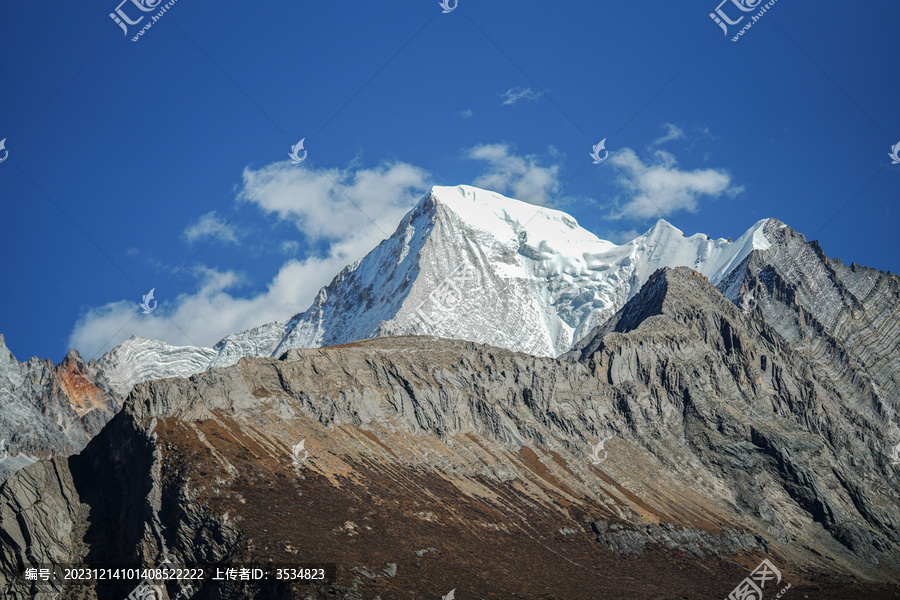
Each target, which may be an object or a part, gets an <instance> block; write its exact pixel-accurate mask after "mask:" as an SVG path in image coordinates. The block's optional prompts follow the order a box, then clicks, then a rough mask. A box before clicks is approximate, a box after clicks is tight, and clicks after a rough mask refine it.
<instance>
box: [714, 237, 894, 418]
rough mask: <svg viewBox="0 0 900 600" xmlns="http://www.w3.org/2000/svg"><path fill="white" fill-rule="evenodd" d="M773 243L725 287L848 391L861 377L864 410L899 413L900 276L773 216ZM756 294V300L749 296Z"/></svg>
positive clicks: (752, 257)
mask: <svg viewBox="0 0 900 600" xmlns="http://www.w3.org/2000/svg"><path fill="white" fill-rule="evenodd" d="M765 235H766V238H767V239H770V240H772V245H771V246H770V247H769V248H767V249H765V250H755V251H753V252H752V253H751V254H750V255H748V256H747V258H746V259H745V260H744V262H743V263H742V265H741V266H740V267H739V268H737V269H735V270H734V271H733V272H732V273H731V274H730V275H729V276H728V277H726V278H725V279H724V280H723V281H722V282H721V283H720V284H719V288H720V289H721V290H722V291H723V293H724V294H725V295H726V296H727V297H729V298H730V299H733V300H734V301H735V302H738V303H740V302H741V301H742V300H744V299H746V302H748V303H749V305H750V306H751V307H753V309H754V310H756V309H758V310H760V312H761V313H762V315H763V317H764V318H765V320H766V321H767V322H768V323H769V324H770V325H772V326H773V327H774V328H775V330H776V331H778V333H779V334H781V336H782V337H784V338H785V339H786V340H787V341H789V342H790V343H791V345H792V346H793V347H794V348H795V349H797V350H798V351H800V352H801V353H802V354H804V355H805V356H806V357H807V359H808V360H809V361H810V363H811V364H813V365H818V366H819V367H820V368H821V370H822V371H823V372H824V373H826V374H827V375H828V377H829V378H830V379H832V380H833V381H834V382H835V385H836V386H838V387H839V388H843V387H844V386H845V385H847V384H848V382H853V381H855V380H858V379H863V380H867V381H870V382H871V383H872V392H873V393H872V394H870V395H868V396H867V397H863V398H860V399H859V400H860V401H861V404H860V405H859V406H857V408H858V409H861V410H864V411H869V412H871V411H874V412H875V413H880V414H881V416H883V417H885V416H886V417H888V418H896V416H895V414H896V413H895V411H896V409H897V404H896V403H897V398H898V397H900V277H898V276H897V275H895V274H893V273H885V272H883V271H878V270H876V269H870V268H867V267H860V266H857V265H855V264H854V265H850V266H847V265H845V264H844V263H842V262H841V261H840V260H837V259H829V258H828V257H827V256H825V253H824V252H823V251H822V249H821V248H820V247H819V245H818V243H816V242H807V241H806V238H805V237H804V236H803V235H802V234H800V233H797V232H795V231H793V230H792V229H791V228H790V227H788V226H786V225H784V224H783V223H781V222H779V221H776V220H772V219H770V220H769V221H768V222H767V224H766V227H765ZM750 299H752V301H750Z"/></svg>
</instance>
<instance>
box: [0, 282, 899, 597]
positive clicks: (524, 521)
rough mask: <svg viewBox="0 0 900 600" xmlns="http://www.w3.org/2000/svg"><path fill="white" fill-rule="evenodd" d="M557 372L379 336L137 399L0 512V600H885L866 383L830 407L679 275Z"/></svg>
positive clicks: (21, 488)
mask: <svg viewBox="0 0 900 600" xmlns="http://www.w3.org/2000/svg"><path fill="white" fill-rule="evenodd" d="M569 358H571V359H572V360H566V359H551V358H539V357H533V356H529V355H526V354H520V353H515V352H510V351H508V350H503V349H498V348H492V347H488V346H481V345H477V344H473V343H467V342H460V341H451V340H439V339H435V338H425V337H400V338H393V339H377V340H368V341H365V342H360V343H354V344H348V345H344V346H336V347H328V348H321V349H308V350H297V349H293V350H290V351H288V352H286V353H285V354H284V355H282V356H281V358H280V359H271V358H264V359H244V360H241V361H240V362H239V363H238V364H237V365H234V366H231V367H227V368H214V369H211V370H209V371H207V372H205V373H201V374H198V375H195V376H193V377H191V378H190V379H169V380H159V381H152V382H146V383H142V384H138V385H137V386H135V387H134V389H133V390H132V392H131V394H130V396H129V397H128V399H127V401H126V403H125V406H124V408H123V410H122V411H121V412H120V413H119V414H118V415H117V416H116V417H115V418H114V419H113V420H112V421H111V422H110V423H109V424H108V425H107V426H106V427H105V428H104V430H103V431H102V432H101V433H100V434H99V435H97V436H96V437H95V438H94V439H93V440H92V441H91V442H90V444H89V445H88V446H87V448H86V449H85V450H84V451H82V452H81V453H79V454H78V455H76V456H73V457H71V458H69V459H68V460H67V461H61V460H56V461H54V462H53V463H47V462H42V463H38V464H35V465H31V466H29V467H26V468H25V469H23V470H22V471H21V472H19V473H18V474H16V475H15V476H14V477H12V478H11V479H10V480H9V481H8V482H7V484H6V485H5V486H3V487H2V488H0V588H2V589H8V590H9V594H10V597H27V595H28V594H29V593H30V592H29V591H28V590H27V589H25V587H24V586H23V585H22V583H21V582H20V581H15V580H14V579H13V577H14V575H15V574H16V573H17V570H16V569H17V568H19V569H21V567H22V566H23V565H24V564H28V563H34V562H35V561H36V560H37V558H39V557H40V558H42V559H45V558H46V557H49V558H50V559H51V560H53V561H62V560H66V561H69V562H88V563H91V564H98V563H103V562H122V561H130V562H140V563H147V564H157V563H158V562H159V561H161V560H162V556H163V555H165V556H168V557H172V558H173V560H175V561H176V562H179V563H185V564H191V563H211V562H216V561H218V560H226V561H242V560H247V561H250V560H252V561H255V562H264V561H266V560H268V559H270V558H271V559H273V560H276V561H284V562H304V563H309V562H329V563H337V565H338V568H337V575H336V579H335V580H334V581H331V582H329V583H328V584H326V585H321V586H318V587H316V586H313V587H308V588H303V589H302V590H301V589H299V588H298V589H293V590H292V589H289V588H288V587H281V588H277V589H274V590H269V591H266V592H264V591H263V590H260V589H254V588H253V587H252V586H250V587H247V586H245V587H244V588H242V589H241V590H235V589H231V590H228V589H224V588H217V587H215V586H213V585H206V586H204V587H203V588H202V589H201V590H200V592H199V595H198V596H197V597H198V598H200V597H202V598H223V597H226V596H227V595H228V594H230V593H232V592H235V593H240V594H241V595H242V596H243V597H297V598H326V597H328V598H335V597H336V598H348V599H349V598H362V597H365V598H371V597H380V598H414V597H415V598H421V597H441V596H443V595H445V594H446V593H447V592H448V591H449V590H450V589H452V588H455V589H456V590H457V591H456V594H457V596H459V597H460V598H475V597H504V598H508V597H523V598H544V599H549V598H566V599H567V600H568V599H571V600H577V599H580V598H585V599H587V598H591V599H593V598H597V597H607V596H609V597H618V598H635V599H637V598H642V599H643V598H651V597H659V598H669V597H671V598H675V597H679V596H681V597H688V598H722V597H725V596H727V595H728V593H729V592H730V591H731V590H732V589H733V588H734V587H735V586H736V585H737V584H738V583H740V581H741V580H742V579H743V578H744V577H745V576H746V575H747V574H748V572H749V570H750V569H752V568H753V567H755V566H756V564H757V563H759V561H760V559H761V558H763V557H767V558H769V560H771V561H772V562H773V564H777V565H778V568H779V569H780V571H781V572H782V574H783V576H784V580H785V581H786V582H789V583H790V584H791V586H792V587H791V593H792V595H793V594H796V595H797V596H798V597H802V596H801V594H805V595H806V596H808V597H810V598H821V597H824V595H825V594H827V595H828V597H832V598H841V597H866V598H889V597H891V598H893V597H894V593H895V592H896V591H897V590H898V588H897V587H896V585H897V580H898V575H900V560H898V556H900V554H898V548H900V523H898V520H897V516H898V511H897V506H898V498H897V493H896V489H897V488H898V483H900V477H898V473H897V470H896V468H895V467H893V466H892V465H890V464H889V462H888V461H887V460H886V459H885V457H884V455H883V451H882V449H883V448H884V447H886V446H887V445H888V444H890V443H891V442H895V440H893V439H889V436H890V435H892V434H891V432H890V430H889V428H888V426H887V424H886V423H880V424H873V428H872V429H870V430H867V432H866V433H867V435H868V437H867V438H866V439H861V438H860V436H854V435H853V432H854V431H856V429H855V428H856V427H857V425H856V422H855V421H854V420H853V419H851V418H847V417H846V415H847V414H848V411H847V410H845V409H844V408H842V407H844V406H845V405H846V404H847V402H848V401H849V400H850V395H851V392H853V393H857V392H858V393H866V383H865V382H858V383H857V385H856V386H855V387H854V386H849V387H844V388H842V389H839V390H838V389H835V388H834V386H833V385H832V384H831V383H832V382H831V381H830V380H829V379H827V378H823V376H822V375H821V374H819V373H818V372H817V371H816V369H815V368H813V367H812V366H811V365H810V364H809V362H808V360H807V359H806V357H805V355H804V354H803V353H802V352H800V351H798V350H795V349H794V348H792V347H791V345H790V344H789V343H788V342H787V341H786V340H785V339H784V338H783V337H782V336H781V335H780V334H779V333H778V332H777V331H776V330H775V329H774V328H773V327H772V326H770V325H768V324H767V323H765V322H764V321H763V320H762V319H760V318H759V315H756V314H754V313H752V312H749V313H744V312H742V311H741V310H740V309H738V308H737V307H735V306H734V305H733V304H732V303H730V302H728V301H727V300H725V299H724V298H723V296H722V295H721V294H720V293H719V292H718V291H717V290H716V288H715V287H713V286H712V285H711V284H710V283H709V282H708V281H707V280H706V279H705V278H704V277H702V276H701V275H699V274H697V273H695V272H693V271H690V270H688V269H678V270H661V271H658V272H656V273H655V274H654V275H653V276H652V277H651V278H650V280H649V281H648V283H647V284H646V285H645V286H644V287H643V288H642V289H641V292H640V293H639V294H638V295H637V296H635V297H634V298H632V299H631V300H630V301H629V303H628V304H627V305H626V306H625V307H624V308H623V309H622V310H621V311H619V312H618V313H617V314H616V315H615V316H614V317H613V319H611V320H610V321H609V322H608V323H606V324H604V325H602V326H601V327H599V328H598V329H597V330H596V331H595V332H594V334H593V335H592V336H591V337H590V339H589V340H586V341H585V343H584V344H582V345H581V346H580V347H579V348H577V349H576V351H575V353H573V355H571V356H570V357H569ZM851 405H852V402H851ZM838 430H842V431H845V432H846V435H844V436H838V435H836V433H835V432H836V431H838ZM847 438H851V439H847ZM301 440H302V441H304V444H305V446H304V447H305V450H304V452H303V453H299V452H292V448H294V447H295V445H296V444H297V443H298V442H300V441H301ZM601 440H603V441H604V444H605V447H604V446H603V445H598V442H599V441H601ZM52 473H56V475H55V482H54V481H51V480H50V479H51V474H52ZM34 482H43V483H34ZM39 486H40V489H41V492H40V494H41V502H40V503H36V502H34V501H33V499H32V496H33V495H34V492H33V490H34V489H37V487H39ZM47 506H58V510H55V511H54V514H55V515H56V518H55V520H54V521H49V522H48V521H47V519H46V518H45V517H44V515H43V513H42V511H43V510H45V507H47ZM54 531H55V532H56V533H54ZM523 557H527V560H523ZM822 578H827V583H822ZM123 591H124V594H122V592H123ZM128 591H129V590H127V589H126V590H122V589H113V588H112V587H110V588H105V587H102V586H101V587H97V588H95V589H92V593H96V595H97V597H98V598H113V597H116V598H120V597H123V596H124V595H127V593H128ZM170 591H171V592H173V593H174V590H170ZM116 594H118V595H116ZM64 597H65V596H64Z"/></svg>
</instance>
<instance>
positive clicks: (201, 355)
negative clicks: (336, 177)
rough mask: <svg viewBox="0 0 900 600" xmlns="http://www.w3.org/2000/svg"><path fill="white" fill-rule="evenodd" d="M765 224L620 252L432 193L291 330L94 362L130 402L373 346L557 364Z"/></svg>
mask: <svg viewBox="0 0 900 600" xmlns="http://www.w3.org/2000/svg"><path fill="white" fill-rule="evenodd" d="M765 223H766V221H760V222H759V223H757V224H756V225H754V226H753V227H752V228H751V229H750V230H748V231H747V232H746V233H745V234H744V235H743V236H742V237H741V238H740V239H738V240H737V241H736V242H731V241H726V240H724V239H719V240H712V239H710V238H709V237H707V236H705V235H702V234H697V235H693V236H690V237H687V236H685V235H684V234H683V233H682V232H681V231H679V230H678V229H676V228H675V227H673V226H672V225H670V224H668V223H666V222H665V221H659V222H658V223H657V224H656V225H655V226H654V227H653V228H652V229H650V230H649V231H648V232H647V233H645V234H644V235H642V236H640V237H638V238H636V239H634V240H633V241H631V242H629V243H627V244H624V245H622V246H616V245H615V244H613V243H611V242H607V241H604V240H601V239H599V238H597V237H596V236H595V235H593V234H592V233H590V232H589V231H587V230H585V229H583V228H581V227H579V226H578V223H577V222H576V221H575V219H573V218H572V217H570V216H569V215H567V214H565V213H563V212H560V211H557V210H552V209H547V208H544V209H540V208H539V207H536V206H534V205H531V204H526V203H524V202H520V201H518V200H513V199H510V198H506V197H504V196H501V195H500V194H496V193H493V192H488V191H485V190H481V189H478V188H474V187H470V186H458V187H435V188H433V189H432V191H431V192H430V193H429V194H428V195H427V196H426V197H425V198H423V199H422V201H421V202H419V204H418V205H417V206H416V207H415V208H414V209H413V210H412V211H410V213H409V214H408V215H407V216H406V217H405V218H404V219H403V221H402V222H401V223H400V225H399V226H398V228H397V230H396V231H395V232H394V234H393V235H392V236H391V237H389V238H388V239H386V240H384V241H383V242H382V243H381V244H379V245H378V247H376V248H375V249H374V250H372V252H370V253H369V254H368V255H366V256H365V257H364V258H362V259H361V260H359V261H357V262H356V263H354V264H352V265H350V266H348V267H346V268H345V269H344V270H343V271H341V272H340V273H339V274H338V275H337V276H336V277H335V278H334V280H333V281H332V282H331V283H330V284H329V285H328V286H326V287H324V288H322V290H320V292H319V294H318V295H317V297H316V299H315V301H314V302H313V305H312V306H311V307H310V308H309V309H307V310H306V311H304V312H302V313H299V314H297V315H295V316H294V317H293V318H292V319H290V320H289V321H287V322H285V323H269V324H266V325H262V326H260V327H256V328H254V329H251V330H248V331H244V332H240V333H236V334H233V335H229V336H228V337H226V338H224V339H223V340H222V341H220V342H219V343H218V344H216V346H215V347H214V348H213V349H208V348H190V347H183V348H176V347H173V346H169V345H168V344H165V343H163V342H157V341H151V340H143V339H141V338H132V339H131V340H128V341H126V342H125V343H124V344H122V345H121V346H120V347H118V348H116V349H115V350H113V351H111V352H109V353H107V354H106V355H104V357H103V358H102V359H101V360H100V364H101V366H102V368H103V370H104V372H105V373H106V374H107V377H108V378H109V380H110V382H112V383H113V384H114V385H115V386H116V389H117V390H120V391H122V392H123V393H127V390H128V389H130V387H131V386H132V385H134V384H135V383H138V382H140V381H146V380H148V379H152V378H157V377H186V376H189V375H192V374H193V373H197V372H200V371H203V370H205V369H206V368H209V367H218V366H228V365H231V364H234V363H235V362H237V361H238V360H240V358H243V357H256V356H277V355H279V354H281V353H283V352H284V351H285V350H289V349H291V348H313V347H319V346H323V345H325V346H327V345H335V344H345V343H349V342H352V341H355V340H360V339H368V338H372V337H381V336H397V335H434V336H438V337H442V338H449V339H460V340H468V341H474V342H478V343H483V344H490V345H493V346H498V347H501V348H507V349H510V350H514V351H517V352H526V353H528V354H532V355H535V356H558V355H560V354H562V353H563V352H565V351H567V350H569V349H570V348H571V346H572V344H573V343H575V342H577V341H579V340H580V339H581V338H582V337H583V336H584V335H585V334H586V333H587V332H589V331H590V330H591V329H592V328H594V327H595V326H596V325H598V324H599V323H602V322H603V321H605V320H606V319H608V318H609V317H610V316H612V314H613V313H615V312H616V311H617V310H618V309H620V308H621V307H622V306H623V305H624V304H625V302H626V301H627V300H628V298H630V297H631V296H633V295H634V294H635V293H637V291H638V290H639V289H640V286H641V285H642V284H643V283H644V282H645V281H646V280H647V278H648V277H649V276H650V274H651V273H653V272H654V271H655V270H656V269H658V268H660V267H663V266H668V267H675V266H688V267H691V268H693V269H695V270H697V271H699V272H701V273H703V274H704V275H706V276H707V277H709V278H710V279H711V280H712V281H713V282H718V281H719V280H720V279H722V277H724V276H725V275H726V274H728V273H729V272H730V271H731V270H732V269H733V268H734V267H735V266H736V265H738V264H740V263H741V262H742V261H743V260H744V259H745V258H746V257H747V256H748V255H749V254H750V253H751V252H752V251H753V250H754V249H765V248H768V246H769V241H768V240H767V239H766V237H765V235H763V233H762V232H763V229H764V226H765Z"/></svg>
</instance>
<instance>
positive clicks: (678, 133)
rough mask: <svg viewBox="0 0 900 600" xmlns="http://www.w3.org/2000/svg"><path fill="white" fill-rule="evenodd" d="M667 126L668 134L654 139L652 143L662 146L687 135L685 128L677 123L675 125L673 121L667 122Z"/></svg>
mask: <svg viewBox="0 0 900 600" xmlns="http://www.w3.org/2000/svg"><path fill="white" fill-rule="evenodd" d="M665 128H666V134H665V135H664V136H662V137H661V138H657V139H655V140H653V143H652V144H651V145H652V146H660V145H662V144H665V143H667V142H673V141H675V140H681V139H684V137H685V135H684V130H683V129H682V128H681V127H678V126H677V125H673V124H672V123H666V124H665Z"/></svg>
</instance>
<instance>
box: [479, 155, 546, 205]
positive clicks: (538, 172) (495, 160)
mask: <svg viewBox="0 0 900 600" xmlns="http://www.w3.org/2000/svg"><path fill="white" fill-rule="evenodd" d="M466 156H467V157H468V158H471V159H473V160H480V161H483V162H485V163H487V170H486V171H485V172H484V173H482V174H481V175H480V176H478V177H477V178H476V179H475V181H473V182H472V183H473V185H476V186H478V187H482V188H486V189H489V190H493V191H496V192H500V193H501V194H507V195H509V196H512V197H513V198H516V199H518V200H522V201H523V202H530V203H531V204H537V205H540V206H545V205H547V204H548V203H549V202H550V201H551V200H552V199H553V197H554V196H555V195H556V194H557V192H559V188H560V184H559V165H550V166H546V167H545V166H541V165H540V164H538V158H537V156H536V155H533V154H530V155H526V156H518V155H516V154H515V153H514V152H513V151H512V149H511V148H510V146H509V145H508V144H482V145H480V146H475V147H474V148H470V149H469V150H468V151H467V153H466Z"/></svg>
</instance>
